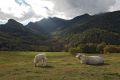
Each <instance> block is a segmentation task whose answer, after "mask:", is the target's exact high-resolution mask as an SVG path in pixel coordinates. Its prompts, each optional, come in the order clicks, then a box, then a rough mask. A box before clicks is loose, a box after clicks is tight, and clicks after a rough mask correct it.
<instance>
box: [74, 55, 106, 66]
mask: <svg viewBox="0 0 120 80" xmlns="http://www.w3.org/2000/svg"><path fill="white" fill-rule="evenodd" d="M76 57H77V58H78V59H79V60H81V63H84V64H92V65H99V64H104V60H103V58H102V57H100V56H86V55H84V54H81V53H78V54H77V55H76Z"/></svg>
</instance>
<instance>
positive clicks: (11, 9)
mask: <svg viewBox="0 0 120 80" xmlns="http://www.w3.org/2000/svg"><path fill="white" fill-rule="evenodd" d="M119 5H120V0H0V22H2V23H3V22H6V21H7V20H8V19H10V18H13V19H15V20H17V21H19V22H22V23H27V22H29V21H37V20H40V19H41V18H43V17H49V16H52V17H53V16H56V17H60V18H66V19H68V18H73V17H75V16H78V15H82V14H85V13H89V14H96V13H100V12H107V11H115V10H119V9H120V6H119Z"/></svg>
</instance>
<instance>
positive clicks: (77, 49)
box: [69, 48, 81, 55]
mask: <svg viewBox="0 0 120 80" xmlns="http://www.w3.org/2000/svg"><path fill="white" fill-rule="evenodd" d="M69 52H70V53H71V54H72V55H75V54H76V53H79V52H81V51H80V49H79V48H70V49H69Z"/></svg>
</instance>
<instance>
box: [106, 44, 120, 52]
mask: <svg viewBox="0 0 120 80" xmlns="http://www.w3.org/2000/svg"><path fill="white" fill-rule="evenodd" d="M104 53H120V45H119V46H117V45H107V46H106V47H105V48H104Z"/></svg>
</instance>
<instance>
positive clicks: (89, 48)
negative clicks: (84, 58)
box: [69, 43, 120, 55]
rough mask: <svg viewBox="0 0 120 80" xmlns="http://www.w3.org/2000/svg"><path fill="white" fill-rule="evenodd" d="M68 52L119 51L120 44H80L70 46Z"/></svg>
mask: <svg viewBox="0 0 120 80" xmlns="http://www.w3.org/2000/svg"><path fill="white" fill-rule="evenodd" d="M69 52H70V53H71V54H73V55H74V54H75V53H100V54H108V53H120V45H106V44H105V43H101V44H97V45H96V44H82V45H81V47H76V48H75V47H74V48H70V49H69Z"/></svg>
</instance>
